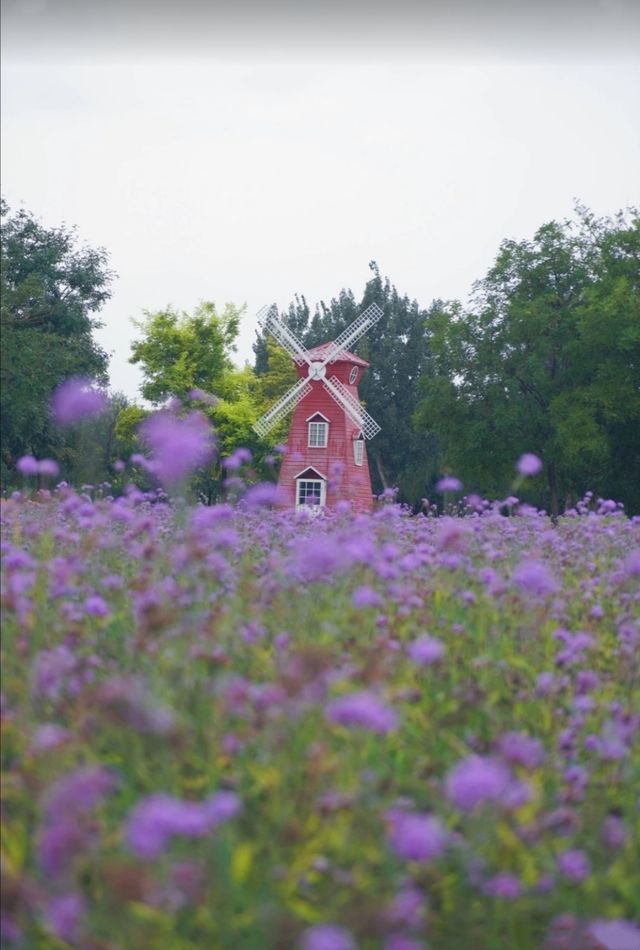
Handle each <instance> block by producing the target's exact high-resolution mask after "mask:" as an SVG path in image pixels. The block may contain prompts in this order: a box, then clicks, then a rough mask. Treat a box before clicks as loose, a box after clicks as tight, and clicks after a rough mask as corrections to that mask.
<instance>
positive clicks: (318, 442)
mask: <svg viewBox="0 0 640 950" xmlns="http://www.w3.org/2000/svg"><path fill="white" fill-rule="evenodd" d="M328 434H329V423H328V422H324V421H323V420H321V419H318V420H316V419H314V420H312V421H311V422H310V423H309V442H308V444H309V448H310V449H326V447H327V436H328Z"/></svg>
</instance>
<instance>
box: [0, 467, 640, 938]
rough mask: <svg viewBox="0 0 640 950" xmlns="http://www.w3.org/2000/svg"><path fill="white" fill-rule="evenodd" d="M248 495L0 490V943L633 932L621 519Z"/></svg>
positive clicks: (628, 569)
mask: <svg viewBox="0 0 640 950" xmlns="http://www.w3.org/2000/svg"><path fill="white" fill-rule="evenodd" d="M269 500H270V493H269V490H268V489H266V488H265V487H264V486H258V487H256V488H254V489H250V490H249V492H248V493H247V495H246V497H245V501H244V503H241V504H239V505H235V506H231V505H227V504H221V505H217V506H214V507H209V508H206V507H196V508H189V507H188V506H187V505H181V504H179V503H178V504H174V505H173V506H170V505H169V504H167V503H166V502H165V501H164V500H163V496H162V495H161V494H158V495H156V496H155V497H153V496H149V495H144V494H142V493H140V492H138V491H137V490H135V489H132V490H131V491H130V492H128V493H127V494H125V496H123V497H121V498H117V499H115V500H114V499H99V498H92V497H90V496H89V495H88V494H80V493H77V492H75V491H74V490H72V489H71V488H68V487H65V486H64V485H63V486H61V487H59V488H58V489H56V490H55V491H52V492H43V491H41V492H39V493H36V494H35V495H29V494H27V493H26V492H25V493H22V494H17V495H16V496H14V497H12V498H10V499H8V500H5V501H4V502H3V503H2V520H3V538H4V541H3V602H4V630H3V633H4V636H3V687H2V689H3V691H2V735H3V741H2V763H3V774H4V783H3V791H2V795H3V834H2V848H3V851H2V873H3V894H2V896H3V912H2V927H3V935H4V936H3V945H6V946H16V947H28V948H45V950H46V948H51V950H53V948H61V947H65V946H72V947H82V948H93V950H126V948H142V950H146V948H157V950H171V948H176V950H180V948H201V947H202V948H204V947H207V948H222V950H224V948H238V950H239V948H242V950H286V948H302V950H353V948H360V950H369V948H370V950H374V948H384V950H418V948H427V947H429V948H431V950H503V948H508V950H529V948H531V950H533V948H536V950H538V948H545V950H561V948H572V950H589V948H591V950H596V948H600V950H602V948H606V950H625V948H633V950H638V948H639V947H640V929H639V928H638V921H639V920H640V860H639V858H638V856H639V854H640V830H639V821H638V819H639V811H638V809H639V803H640V799H639V790H640V755H639V743H638V739H639V737H640V659H639V654H640V519H635V520H633V519H629V518H627V517H626V516H625V515H624V514H623V512H622V511H621V510H620V509H619V507H617V506H616V505H615V504H613V503H611V502H600V501H597V500H592V499H590V498H586V499H585V500H584V501H583V502H581V503H580V505H578V506H577V508H576V510H575V511H572V512H569V513H567V514H566V515H565V516H564V517H562V518H561V519H560V520H559V522H558V523H557V524H556V525H553V524H552V523H551V522H550V520H549V519H548V518H547V517H546V516H545V515H544V514H542V513H538V512H535V511H533V510H532V509H529V508H527V507H526V506H519V505H518V503H517V501H516V500H515V499H511V500H510V505H509V506H502V507H501V506H500V505H498V504H495V505H489V504H488V503H481V502H479V501H478V502H477V504H476V505H475V506H474V507H473V508H469V509H468V511H467V513H466V516H465V517H447V516H444V517H425V516H415V517H412V516H410V515H409V514H408V513H407V512H406V511H404V510H403V509H401V508H400V507H398V506H396V505H393V504H382V505H381V506H380V508H379V509H378V510H376V511H375V512H374V513H373V514H372V515H359V516H353V515H351V514H349V513H348V512H346V511H343V512H338V513H335V514H333V515H331V516H326V517H320V518H315V519H313V518H308V517H301V516H296V515H295V513H293V512H283V511H278V510H271V509H270V508H269V507H268V506H267V505H265V504H264V503H265V502H268V501H269ZM506 514H509V515H510V516H509V517H506V516H505V515H506Z"/></svg>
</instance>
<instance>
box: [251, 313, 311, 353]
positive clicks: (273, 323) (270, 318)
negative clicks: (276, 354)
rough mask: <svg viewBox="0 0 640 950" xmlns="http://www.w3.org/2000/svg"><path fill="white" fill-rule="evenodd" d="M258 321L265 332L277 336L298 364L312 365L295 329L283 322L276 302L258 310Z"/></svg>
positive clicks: (281, 344)
mask: <svg viewBox="0 0 640 950" xmlns="http://www.w3.org/2000/svg"><path fill="white" fill-rule="evenodd" d="M258 323H259V324H260V326H261V327H262V329H263V330H264V332H265V333H270V334H271V335H272V336H273V337H275V339H276V340H277V341H278V343H279V344H280V346H282V347H284V349H285V350H286V351H287V353H288V354H289V356H291V357H293V359H294V360H295V362H296V363H297V364H298V366H302V364H303V363H308V364H309V365H311V359H310V357H309V356H308V354H307V351H306V349H305V348H304V346H303V345H302V343H301V342H300V340H299V339H298V337H297V336H296V335H295V333H294V332H293V330H290V329H289V327H287V326H285V325H284V323H281V321H280V318H279V317H278V310H277V308H276V305H275V304H271V306H270V307H263V308H262V310H259V311H258Z"/></svg>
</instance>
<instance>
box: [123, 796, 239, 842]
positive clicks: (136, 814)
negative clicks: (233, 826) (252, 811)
mask: <svg viewBox="0 0 640 950" xmlns="http://www.w3.org/2000/svg"><path fill="white" fill-rule="evenodd" d="M241 807H242V806H241V803H240V800H239V798H238V797H237V795H235V794H234V793H233V792H219V793H217V794H215V795H213V796H211V798H209V799H208V800H207V801H205V802H189V801H182V800H181V799H179V798H173V797H172V796H171V795H164V794H157V795H150V796H149V797H148V798H145V799H143V800H142V801H141V802H139V803H138V804H137V805H136V806H135V808H134V809H133V811H132V812H131V814H130V815H129V819H128V821H127V829H126V839H127V843H128V845H129V847H130V848H131V850H132V851H133V852H134V854H136V855H137V856H138V857H140V858H147V859H152V858H156V857H158V855H160V854H162V852H163V851H164V850H165V848H166V847H167V846H168V844H169V841H170V839H171V838H172V837H173V836H174V835H178V836H181V837H184V838H202V837H204V836H205V835H207V834H209V833H210V832H211V831H212V830H213V829H214V828H215V827H217V825H220V824H222V823H223V822H225V821H229V820H230V819H231V818H233V817H235V815H237V814H238V813H239V812H240V810H241Z"/></svg>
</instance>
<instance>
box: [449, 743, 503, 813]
mask: <svg viewBox="0 0 640 950" xmlns="http://www.w3.org/2000/svg"><path fill="white" fill-rule="evenodd" d="M512 784H513V779H512V776H511V773H510V772H509V770H508V769H507V767H506V766H505V765H504V764H503V763H502V762H500V761H499V760H497V759H491V758H485V757H482V756H479V755H471V756H469V757H468V758H466V759H462V761H460V762H458V764H457V765H456V766H454V768H453V769H452V770H451V772H450V773H449V775H448V776H447V780H446V785H445V788H446V794H447V798H448V799H449V801H450V802H451V803H452V804H453V805H455V807H456V808H459V809H460V810H461V811H473V809H474V808H476V807H477V806H478V805H481V804H483V803H484V802H503V801H504V800H505V798H506V797H507V795H508V794H509V791H510V789H511V787H512Z"/></svg>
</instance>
